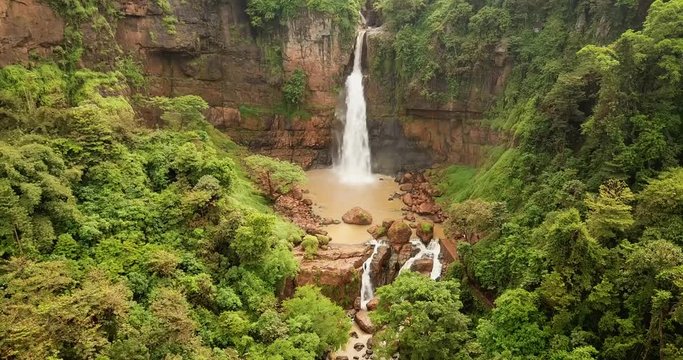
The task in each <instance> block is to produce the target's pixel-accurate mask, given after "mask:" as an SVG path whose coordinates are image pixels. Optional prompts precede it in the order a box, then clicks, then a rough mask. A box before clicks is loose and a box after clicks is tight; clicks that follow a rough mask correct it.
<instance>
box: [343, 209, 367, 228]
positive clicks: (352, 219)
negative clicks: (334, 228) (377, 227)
mask: <svg viewBox="0 0 683 360" xmlns="http://www.w3.org/2000/svg"><path fill="white" fill-rule="evenodd" d="M342 221H344V222H345V223H347V224H352V225H370V224H372V215H370V213H369V212H367V211H366V210H363V209H362V208H360V207H358V206H356V207H355V208H353V209H351V210H349V211H347V212H346V214H344V216H342Z"/></svg>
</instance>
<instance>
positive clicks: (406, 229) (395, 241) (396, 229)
mask: <svg viewBox="0 0 683 360" xmlns="http://www.w3.org/2000/svg"><path fill="white" fill-rule="evenodd" d="M411 235H413V230H412V229H411V228H410V226H408V224H406V223H404V222H403V221H401V220H397V221H394V223H393V224H391V227H390V228H389V230H388V231H387V238H389V242H390V243H391V244H392V245H398V246H400V245H403V244H407V243H408V242H409V241H410V236H411Z"/></svg>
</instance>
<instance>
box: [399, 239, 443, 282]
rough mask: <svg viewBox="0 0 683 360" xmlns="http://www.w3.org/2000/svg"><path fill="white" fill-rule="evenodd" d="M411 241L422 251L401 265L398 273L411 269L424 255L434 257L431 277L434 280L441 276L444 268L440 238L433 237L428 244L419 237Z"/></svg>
mask: <svg viewBox="0 0 683 360" xmlns="http://www.w3.org/2000/svg"><path fill="white" fill-rule="evenodd" d="M410 243H411V244H413V245H414V246H416V247H417V248H418V249H419V250H420V251H419V252H418V253H417V254H415V256H413V257H411V258H410V259H408V260H407V261H406V262H405V264H403V266H401V269H400V270H399V271H398V274H399V275H401V273H402V272H403V271H404V270H410V268H411V267H412V266H413V264H414V263H415V261H416V260H418V259H422V258H424V257H431V258H432V259H433V260H432V261H433V264H432V272H431V274H430V277H431V278H432V279H433V280H436V279H438V278H439V276H441V270H442V268H443V264H441V260H439V254H441V245H440V244H439V239H433V240H432V241H430V242H429V244H427V246H425V245H424V244H423V243H422V241H420V240H417V239H414V240H410Z"/></svg>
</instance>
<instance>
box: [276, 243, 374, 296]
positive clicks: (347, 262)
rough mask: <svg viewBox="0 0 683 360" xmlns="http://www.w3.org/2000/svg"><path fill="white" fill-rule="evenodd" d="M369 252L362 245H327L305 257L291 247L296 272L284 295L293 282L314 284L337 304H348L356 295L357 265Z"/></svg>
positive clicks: (300, 284) (292, 287) (291, 291)
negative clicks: (294, 258)
mask: <svg viewBox="0 0 683 360" xmlns="http://www.w3.org/2000/svg"><path fill="white" fill-rule="evenodd" d="M369 255H370V254H369V252H368V249H367V248H366V247H365V246H363V245H353V246H352V245H345V246H331V247H330V248H329V249H327V250H322V249H321V250H318V253H317V255H316V257H315V258H313V259H310V260H309V259H305V258H304V253H303V252H302V251H301V250H300V249H295V251H294V256H295V257H296V258H297V260H298V261H299V264H300V265H299V272H298V273H297V276H296V278H295V279H294V280H293V282H292V283H291V284H290V289H288V290H287V291H286V293H285V294H284V295H285V296H288V295H291V294H292V293H293V291H294V288H296V287H297V286H302V285H315V286H318V287H320V289H321V291H322V293H323V294H324V295H325V296H327V297H329V298H330V299H332V300H333V301H334V302H336V303H337V304H339V305H340V306H342V307H344V308H351V307H352V306H353V301H354V300H355V299H356V298H357V297H358V296H360V268H361V266H362V265H363V262H364V261H365V260H366V259H367V258H368V256H369Z"/></svg>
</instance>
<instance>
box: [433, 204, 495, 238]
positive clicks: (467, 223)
mask: <svg viewBox="0 0 683 360" xmlns="http://www.w3.org/2000/svg"><path fill="white" fill-rule="evenodd" d="M504 216H505V204H504V203H500V202H487V201H484V200H480V199H473V200H466V201H464V202H462V203H457V204H453V205H452V206H451V207H450V208H449V209H448V221H447V223H446V229H447V230H448V231H449V232H450V233H451V234H453V235H454V236H461V237H462V238H463V239H464V240H465V241H467V242H469V243H473V242H475V241H476V240H478V239H480V238H481V237H483V236H485V235H486V234H490V233H492V232H495V231H496V230H498V228H499V227H500V226H501V225H502V223H503V219H504Z"/></svg>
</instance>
